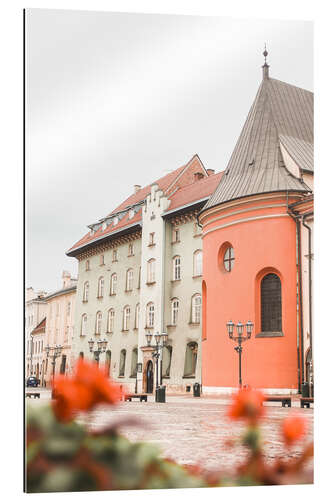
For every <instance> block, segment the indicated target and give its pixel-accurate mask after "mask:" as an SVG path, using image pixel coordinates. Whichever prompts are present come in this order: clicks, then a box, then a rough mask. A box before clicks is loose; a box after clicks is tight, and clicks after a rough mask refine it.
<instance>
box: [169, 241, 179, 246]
mask: <svg viewBox="0 0 333 500" xmlns="http://www.w3.org/2000/svg"><path fill="white" fill-rule="evenodd" d="M176 243H180V240H177V241H172V242H171V245H175V244H176Z"/></svg>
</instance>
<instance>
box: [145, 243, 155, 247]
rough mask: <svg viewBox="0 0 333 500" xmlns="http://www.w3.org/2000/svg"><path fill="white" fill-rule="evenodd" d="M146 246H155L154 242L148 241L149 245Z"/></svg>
mask: <svg viewBox="0 0 333 500" xmlns="http://www.w3.org/2000/svg"><path fill="white" fill-rule="evenodd" d="M147 246H148V247H154V246H156V243H149V245H147Z"/></svg>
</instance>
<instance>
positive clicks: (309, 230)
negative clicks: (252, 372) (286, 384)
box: [302, 212, 313, 396]
mask: <svg viewBox="0 0 333 500" xmlns="http://www.w3.org/2000/svg"><path fill="white" fill-rule="evenodd" d="M311 216H313V212H310V213H308V214H305V215H303V217H302V225H303V226H304V227H305V228H306V229H307V230H308V254H309V330H310V363H311V365H310V368H311V369H310V384H309V387H310V396H313V394H312V387H311V385H312V384H311V378H312V380H313V376H312V375H313V372H312V364H313V351H312V262H311V261H312V255H311V254H312V251H311V250H312V248H311V247H312V244H311V243H312V229H311V227H310V226H308V225H307V224H305V219H307V218H308V217H311Z"/></svg>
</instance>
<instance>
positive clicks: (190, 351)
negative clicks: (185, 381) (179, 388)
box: [184, 342, 198, 377]
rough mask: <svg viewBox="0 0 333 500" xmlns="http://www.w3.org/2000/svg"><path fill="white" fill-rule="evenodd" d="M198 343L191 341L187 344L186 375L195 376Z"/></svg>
mask: <svg viewBox="0 0 333 500" xmlns="http://www.w3.org/2000/svg"><path fill="white" fill-rule="evenodd" d="M197 357H198V344H197V343H196V342H189V343H188V344H187V346H186V353H185V367H184V377H194V376H195V370H196V367H197Z"/></svg>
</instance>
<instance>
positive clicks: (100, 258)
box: [99, 254, 104, 266]
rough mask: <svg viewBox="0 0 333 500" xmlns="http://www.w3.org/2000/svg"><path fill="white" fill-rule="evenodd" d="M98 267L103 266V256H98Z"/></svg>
mask: <svg viewBox="0 0 333 500" xmlns="http://www.w3.org/2000/svg"><path fill="white" fill-rule="evenodd" d="M99 265H100V266H104V254H102V255H100V257H99Z"/></svg>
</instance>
